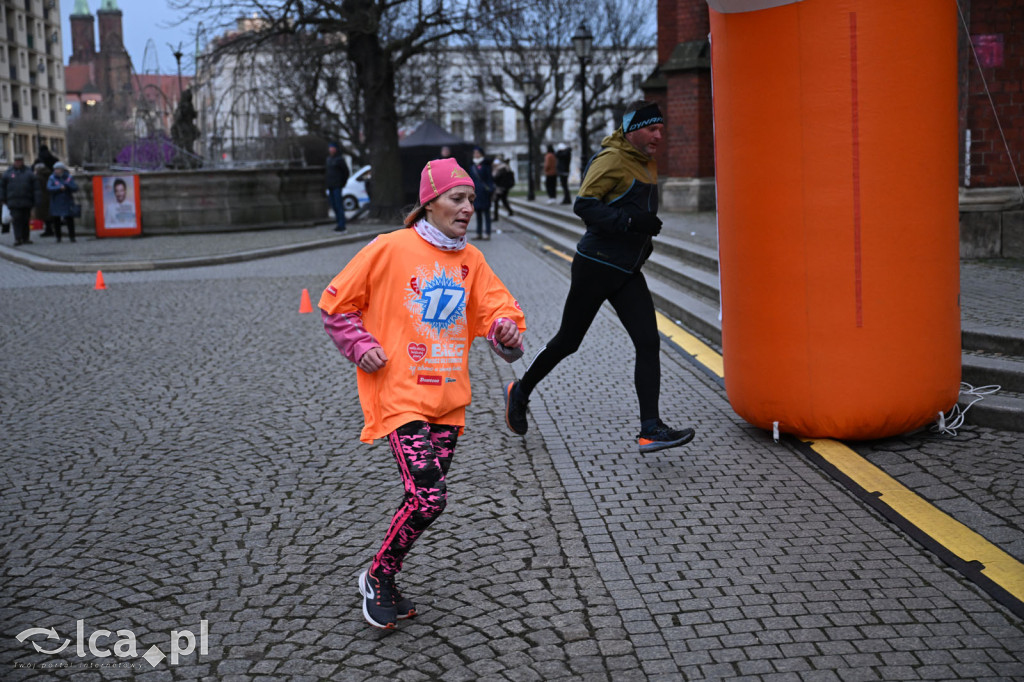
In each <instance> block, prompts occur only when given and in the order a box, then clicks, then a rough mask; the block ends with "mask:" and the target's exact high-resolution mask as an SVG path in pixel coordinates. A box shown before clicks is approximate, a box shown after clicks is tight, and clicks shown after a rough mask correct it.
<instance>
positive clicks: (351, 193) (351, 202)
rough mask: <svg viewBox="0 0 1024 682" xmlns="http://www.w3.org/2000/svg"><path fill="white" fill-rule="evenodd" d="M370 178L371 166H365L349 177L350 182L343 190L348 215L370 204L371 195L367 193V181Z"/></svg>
mask: <svg viewBox="0 0 1024 682" xmlns="http://www.w3.org/2000/svg"><path fill="white" fill-rule="evenodd" d="M370 177H371V173H370V167H369V166H363V167H362V168H360V169H359V170H357V171H356V172H355V173H353V174H352V175H350V176H349V178H348V182H346V183H345V187H344V188H342V190H341V200H342V201H344V202H345V212H346V213H348V212H349V211H356V210H358V209H360V208H363V207H364V206H366V205H367V204H369V203H370V195H369V194H367V193H366V181H367V180H369V179H370Z"/></svg>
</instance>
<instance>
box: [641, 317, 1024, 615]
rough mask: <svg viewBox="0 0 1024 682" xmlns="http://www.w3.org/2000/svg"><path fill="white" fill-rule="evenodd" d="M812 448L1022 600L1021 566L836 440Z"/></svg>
mask: <svg viewBox="0 0 1024 682" xmlns="http://www.w3.org/2000/svg"><path fill="white" fill-rule="evenodd" d="M657 316H658V330H659V331H660V332H661V333H662V334H664V335H665V336H667V337H668V338H669V340H670V341H672V343H675V344H676V345H678V346H679V347H680V348H682V349H683V350H684V351H686V352H687V353H689V354H690V355H692V356H693V357H694V358H695V359H696V360H697V362H699V363H701V364H702V365H704V366H705V367H707V368H708V369H709V370H711V371H712V372H713V373H714V374H716V375H717V376H719V377H723V376H724V372H723V369H722V356H721V355H719V354H718V353H717V352H715V351H714V350H713V349H712V348H711V347H709V346H708V345H706V344H705V343H703V342H702V341H700V340H699V339H697V338H695V337H694V336H693V335H692V334H690V333H689V332H687V331H686V330H684V329H683V328H682V327H680V326H679V325H677V324H675V323H674V322H672V320H670V319H669V318H668V317H666V316H665V315H663V314H662V313H657ZM804 442H806V443H808V444H809V445H810V447H811V449H812V450H814V451H815V452H817V453H818V454H819V455H821V457H822V458H823V459H825V460H826V461H827V462H829V463H830V464H831V465H832V466H834V467H836V468H837V469H838V470H839V471H841V472H842V473H843V474H844V475H846V476H847V477H849V478H850V480H852V481H853V482H854V483H856V484H857V485H858V486H860V488H862V489H863V490H864V491H865V492H867V493H870V494H875V495H879V500H880V501H881V502H884V503H885V504H886V505H887V506H888V507H889V508H890V509H892V510H893V511H894V512H896V514H898V515H899V516H900V517H902V518H903V519H905V520H906V521H908V522H909V523H910V524H912V525H913V526H914V527H916V528H917V529H918V530H920V531H921V533H923V534H924V535H926V536H928V537H929V538H931V539H932V540H933V541H934V542H936V543H938V544H939V545H940V546H942V547H944V548H945V549H946V550H947V551H948V552H950V553H951V554H953V555H954V556H956V557H959V558H960V559H961V560H963V561H965V562H977V563H979V564H981V565H982V566H984V568H983V569H982V570H981V571H980V573H981V574H982V575H983V576H985V577H986V578H987V579H988V580H991V581H992V582H993V583H995V584H996V585H998V586H999V587H1000V588H1002V589H1003V590H1005V591H1006V592H1007V593H1008V594H1010V595H1011V596H1013V598H1014V599H1017V600H1018V601H1021V602H1024V563H1021V562H1020V561H1018V560H1017V559H1015V558H1014V557H1012V556H1010V555H1009V554H1007V553H1006V552H1004V551H1003V550H1001V549H999V548H998V547H996V546H995V545H993V544H992V543H991V542H989V541H988V540H986V539H985V538H984V537H983V536H982V535H979V534H978V533H976V532H975V531H973V530H971V529H970V528H968V527H967V526H965V525H964V524H962V523H960V522H959V521H957V520H956V519H954V518H953V517H951V516H949V515H948V514H946V513H945V512H943V511H942V510H941V509H939V508H937V507H935V506H934V505H933V504H931V503H930V502H928V501H927V500H925V499H923V498H921V497H920V496H919V495H917V494H916V493H914V492H913V491H912V490H910V489H909V488H907V487H906V486H904V485H903V484H902V483H900V482H899V481H897V480H896V479H894V478H893V477H891V476H889V474H887V473H885V472H884V471H882V470H881V469H879V468H878V467H876V466H875V465H874V464H872V463H871V462H869V461H867V460H866V459H864V458H863V457H861V456H860V455H859V454H857V452H855V451H854V450H852V449H851V448H849V447H848V446H846V445H844V444H843V443H840V442H839V441H835V440H827V439H822V440H813V439H804Z"/></svg>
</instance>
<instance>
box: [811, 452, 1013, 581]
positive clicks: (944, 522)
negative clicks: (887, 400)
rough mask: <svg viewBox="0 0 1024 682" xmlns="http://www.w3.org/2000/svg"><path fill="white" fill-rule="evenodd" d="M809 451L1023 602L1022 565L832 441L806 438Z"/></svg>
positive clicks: (855, 454) (861, 458)
mask: <svg viewBox="0 0 1024 682" xmlns="http://www.w3.org/2000/svg"><path fill="white" fill-rule="evenodd" d="M804 442H806V443H809V444H810V447H811V449H812V450H814V451H815V452H817V453H818V454H819V455H821V456H822V457H823V458H824V459H825V460H826V461H828V462H829V463H830V464H832V465H833V466H835V467H836V468H837V469H839V470H840V471H842V472H843V473H844V474H846V475H847V476H849V477H850V479H851V480H853V481H854V482H855V483H856V484H857V485H859V486H860V487H861V488H863V489H864V490H865V491H867V492H869V493H874V494H880V499H881V501H882V502H885V504H886V505H888V506H889V507H890V508H891V509H892V510H893V511H895V512H896V513H897V514H899V515H900V516H902V517H903V518H905V519H906V520H907V521H909V522H910V523H912V524H914V526H916V527H917V528H919V529H920V530H921V531H922V532H923V533H924V534H925V535H927V536H928V537H930V538H932V539H933V540H935V541H936V542H937V543H939V544H940V545H942V546H943V547H945V548H946V549H947V550H949V551H950V552H952V553H953V554H954V555H956V556H957V557H959V558H960V559H962V560H964V561H977V562H979V563H981V564H983V565H984V566H985V568H984V569H983V570H982V571H981V574H982V575H984V576H985V577H986V578H988V579H989V580H991V581H992V582H994V583H996V584H997V585H999V586H1000V587H1002V588H1003V589H1004V590H1006V591H1007V592H1009V593H1010V594H1012V595H1013V596H1014V597H1015V598H1016V599H1019V600H1021V601H1024V564H1022V563H1021V562H1019V561H1017V559H1015V558H1013V557H1012V556H1010V555H1009V554H1007V553H1006V552H1004V551H1003V550H1001V549H999V548H998V547H996V546H995V545H993V544H992V543H991V542H989V541H988V540H986V539H985V538H984V537H982V536H981V535H979V534H978V533H976V532H974V531H973V530H971V529H970V528H968V527H967V526H965V525H963V524H962V523H960V522H959V521H957V520H956V519H954V518H952V517H950V516H948V515H947V514H946V513H945V512H943V511H941V510H940V509H938V508H936V507H935V506H934V505H932V504H931V503H929V502H927V501H926V500H923V499H921V498H920V497H919V496H918V495H916V494H915V493H914V492H913V491H911V490H909V489H908V488H907V487H906V486H904V485H903V484H901V483H900V482H899V481H897V480H896V479H894V478H892V477H891V476H889V475H888V474H887V473H885V472H884V471H882V470H881V469H879V468H878V467H876V466H875V465H873V464H871V463H870V462H868V461H867V460H865V459H864V458H863V457H861V456H860V455H858V454H857V453H856V452H854V451H853V450H851V449H850V448H848V447H847V446H845V445H843V444H842V443H840V442H838V441H834V440H805V441H804Z"/></svg>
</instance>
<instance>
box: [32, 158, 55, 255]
mask: <svg viewBox="0 0 1024 682" xmlns="http://www.w3.org/2000/svg"><path fill="white" fill-rule="evenodd" d="M32 172H33V173H35V174H36V185H38V186H39V187H46V181H47V180H49V179H50V175H51V174H52V173H53V169H52V168H48V167H47V165H46V164H45V163H41V162H40V163H36V164H33V166H32ZM39 194H40V197H41V198H40V201H39V203H38V204H36V206H35V210H34V211H33V212H34V213H35V216H36V220H41V221H42V222H43V232H42V234H40V235H39V236H40V237H52V236H53V218H52V217H51V216H50V193H49V192H40V193H39Z"/></svg>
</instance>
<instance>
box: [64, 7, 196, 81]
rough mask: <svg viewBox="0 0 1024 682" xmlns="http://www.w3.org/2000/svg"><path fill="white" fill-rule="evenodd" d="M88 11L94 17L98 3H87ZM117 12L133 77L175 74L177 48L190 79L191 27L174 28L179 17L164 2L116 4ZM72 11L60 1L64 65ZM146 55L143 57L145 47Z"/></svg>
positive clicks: (192, 52)
mask: <svg viewBox="0 0 1024 682" xmlns="http://www.w3.org/2000/svg"><path fill="white" fill-rule="evenodd" d="M88 3H89V11H90V12H92V14H93V16H96V10H98V9H99V8H100V5H101V0H88ZM117 7H118V9H120V10H121V13H122V16H121V25H122V27H123V28H124V44H125V47H126V48H127V49H128V54H130V55H131V57H132V65H133V66H134V67H135V72H136V73H166V74H175V73H177V72H178V66H177V63H176V61H175V59H174V50H172V49H171V48H170V47H168V44H171V45H173V46H174V47H175V48H176V47H178V45H179V44H180V45H181V51H182V52H183V53H185V56H184V57H182V59H181V72H182V74H183V75H186V76H190V75H192V73H193V68H192V61H193V60H192V57H193V54H194V53H195V50H196V42H195V24H194V23H190V24H183V25H181V26H174V23H175V22H176V21H177V20H178V19H179V17H180V14H179V13H178V12H176V11H174V10H172V9H170V8H169V7H168V6H167V0H117ZM74 9H75V0H60V15H61V25H60V28H61V36H62V37H63V39H64V63H65V64H67V63H68V57H70V56H71V21H70V17H71V12H72V11H73V10H74ZM94 39H95V40H96V48H97V49H99V22H96V36H95V38H94ZM150 40H152V41H153V42H152V43H151V44H150V46H149V55H146V43H147V42H148V41H150Z"/></svg>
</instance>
